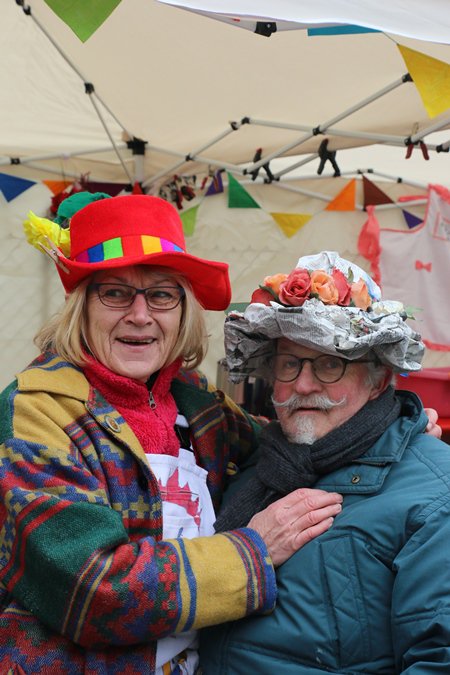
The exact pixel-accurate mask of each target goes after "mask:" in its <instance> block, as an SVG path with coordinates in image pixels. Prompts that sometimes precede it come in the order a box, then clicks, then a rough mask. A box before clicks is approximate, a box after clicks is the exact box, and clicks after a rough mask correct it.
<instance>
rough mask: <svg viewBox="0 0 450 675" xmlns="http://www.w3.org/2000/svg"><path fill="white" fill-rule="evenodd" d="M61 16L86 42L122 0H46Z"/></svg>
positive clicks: (82, 40)
mask: <svg viewBox="0 0 450 675" xmlns="http://www.w3.org/2000/svg"><path fill="white" fill-rule="evenodd" d="M44 2H45V3H46V4H47V5H48V6H49V7H50V9H52V10H53V11H54V12H55V14H57V15H58V16H59V18H60V19H61V20H62V21H64V23H66V24H67V25H68V26H69V28H71V29H72V30H73V32H74V33H75V35H76V36H77V37H78V38H79V39H80V40H81V42H86V40H88V39H89V38H90V37H91V35H92V34H93V33H95V31H96V30H97V28H99V27H100V26H101V25H102V23H103V22H104V21H106V19H107V18H108V16H109V15H110V14H111V12H112V11H113V10H114V9H115V8H116V7H117V5H118V4H119V3H120V2H121V0H90V1H88V2H87V1H86V0H44Z"/></svg>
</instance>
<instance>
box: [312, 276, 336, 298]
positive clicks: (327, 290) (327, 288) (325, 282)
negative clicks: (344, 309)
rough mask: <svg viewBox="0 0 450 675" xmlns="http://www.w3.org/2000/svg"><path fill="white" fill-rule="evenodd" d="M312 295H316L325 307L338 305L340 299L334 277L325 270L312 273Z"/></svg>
mask: <svg viewBox="0 0 450 675" xmlns="http://www.w3.org/2000/svg"><path fill="white" fill-rule="evenodd" d="M311 294H312V295H316V296H317V297H318V298H319V300H321V301H322V302H323V303H324V304H325V305H336V304H337V301H338V299H339V292H338V289H337V288H336V285H335V283H334V280H333V277H332V276H331V275H330V274H327V273H326V272H324V271H323V270H316V271H314V272H311Z"/></svg>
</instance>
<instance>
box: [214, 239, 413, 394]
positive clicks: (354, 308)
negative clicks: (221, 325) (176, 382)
mask: <svg viewBox="0 0 450 675" xmlns="http://www.w3.org/2000/svg"><path fill="white" fill-rule="evenodd" d="M406 318H408V317H407V313H406V311H405V309H404V307H403V305H402V304H401V303H400V302H396V301H388V300H384V301H382V300H381V292H380V289H379V287H378V286H377V284H376V283H375V282H374V281H373V280H372V279H371V278H370V277H369V275H368V274H367V273H366V272H365V271H364V270H362V269H361V268H360V267H358V266H357V265H355V264H354V263H351V262H349V261H348V260H344V259H343V258H341V257H340V256H339V254H338V253H336V252H335V251H323V252H322V253H319V254H317V255H309V256H304V257H302V258H300V259H299V261H298V263H297V267H296V268H295V269H294V270H293V271H292V272H291V273H290V274H275V275H273V276H270V277H266V278H265V279H264V283H263V284H261V285H260V287H259V289H258V290H256V291H255V292H254V293H253V295H252V299H251V302H250V304H249V305H248V307H247V308H246V310H245V312H244V313H241V312H231V313H230V314H229V315H228V317H227V318H226V320H225V351H226V357H227V366H228V370H229V375H230V379H231V380H232V381H233V382H240V381H241V380H243V379H244V378H245V377H247V376H248V375H261V376H266V375H268V373H267V372H266V368H265V364H266V363H267V357H268V355H270V354H271V353H272V352H273V350H274V347H275V340H277V339H278V338H281V337H284V338H287V339H288V340H292V342H295V343H297V344H299V345H303V346H305V347H308V348H310V349H315V350H318V351H320V352H324V353H325V354H333V355H336V356H341V357H343V358H345V359H349V360H353V359H359V358H361V357H362V356H364V355H365V354H367V353H368V352H369V351H370V352H371V353H373V354H374V355H375V356H376V357H377V359H378V360H379V361H380V362H381V363H384V364H385V365H387V366H389V367H390V368H391V369H392V370H393V371H394V372H400V373H404V372H408V371H415V370H420V363H421V360H422V357H423V354H424V345H423V343H422V341H421V339H420V335H419V334H418V333H416V332H415V331H413V330H412V328H411V327H410V326H408V324H407V323H406V321H405V319H406Z"/></svg>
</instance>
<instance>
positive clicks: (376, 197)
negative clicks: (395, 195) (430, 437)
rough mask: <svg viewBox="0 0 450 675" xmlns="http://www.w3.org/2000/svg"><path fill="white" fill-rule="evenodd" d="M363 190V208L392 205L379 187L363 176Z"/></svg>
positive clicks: (391, 201)
mask: <svg viewBox="0 0 450 675" xmlns="http://www.w3.org/2000/svg"><path fill="white" fill-rule="evenodd" d="M363 190H364V208H366V207H367V206H369V205H371V206H376V205H377V204H393V203H394V201H393V200H392V199H391V198H390V197H389V196H388V195H387V194H386V193H385V192H383V191H382V190H380V188H379V187H377V186H376V185H375V183H372V181H370V180H369V179H368V178H366V177H365V176H363Z"/></svg>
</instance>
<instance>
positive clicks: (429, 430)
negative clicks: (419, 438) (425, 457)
mask: <svg viewBox="0 0 450 675" xmlns="http://www.w3.org/2000/svg"><path fill="white" fill-rule="evenodd" d="M424 410H425V412H426V414H427V415H428V424H427V426H426V429H425V433H426V434H430V436H434V437H435V438H441V436H442V429H441V427H440V426H439V424H438V423H437V421H438V414H437V412H436V410H435V409H434V408H424Z"/></svg>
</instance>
